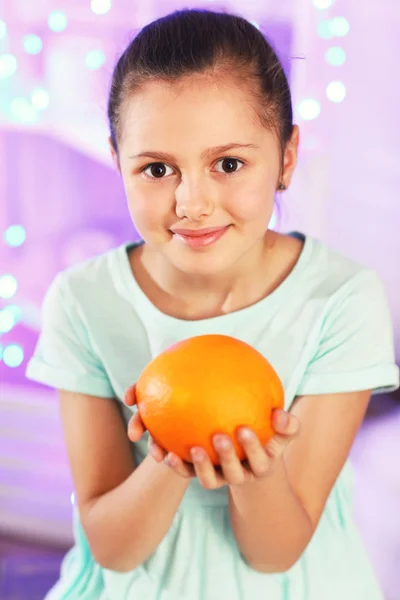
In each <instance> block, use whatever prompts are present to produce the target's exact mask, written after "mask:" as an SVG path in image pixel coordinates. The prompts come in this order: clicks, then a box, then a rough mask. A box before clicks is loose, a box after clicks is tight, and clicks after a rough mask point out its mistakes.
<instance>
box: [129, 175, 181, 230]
mask: <svg viewBox="0 0 400 600" xmlns="http://www.w3.org/2000/svg"><path fill="white" fill-rule="evenodd" d="M152 188H155V189H152ZM125 193H126V198H127V202H128V209H129V213H130V215H131V218H132V221H133V223H134V225H135V227H136V228H137V230H138V231H139V233H140V234H141V235H142V236H143V237H146V234H147V233H149V234H151V233H152V232H154V231H161V230H162V231H163V233H164V234H165V227H168V223H169V222H170V221H171V211H172V209H173V206H172V204H171V202H170V201H169V195H168V194H166V193H165V192H164V193H161V190H158V189H157V185H156V184H153V185H151V184H150V185H143V184H142V185H141V184H140V183H139V184H138V183H136V182H135V183H132V182H128V183H125Z"/></svg>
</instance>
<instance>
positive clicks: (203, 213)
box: [175, 179, 214, 222]
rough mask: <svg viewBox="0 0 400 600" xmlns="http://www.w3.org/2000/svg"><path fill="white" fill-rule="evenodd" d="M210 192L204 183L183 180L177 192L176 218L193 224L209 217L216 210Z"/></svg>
mask: <svg viewBox="0 0 400 600" xmlns="http://www.w3.org/2000/svg"><path fill="white" fill-rule="evenodd" d="M210 192H211V190H209V189H207V186H206V185H205V184H204V183H200V182H199V181H193V180H190V179H186V180H185V181H184V180H182V181H181V183H180V184H179V186H178V188H177V190H176V192H175V202H176V208H175V212H176V216H177V217H178V218H179V219H183V218H185V217H186V219H188V220H189V221H193V222H194V221H200V220H201V219H203V218H204V217H209V216H210V215H211V213H212V212H213V210H214V202H213V200H212V198H211V193H210Z"/></svg>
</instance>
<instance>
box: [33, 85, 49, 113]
mask: <svg viewBox="0 0 400 600" xmlns="http://www.w3.org/2000/svg"><path fill="white" fill-rule="evenodd" d="M31 100H32V106H34V108H36V109H37V110H44V109H45V108H47V107H48V106H49V103H50V96H49V92H48V91H47V90H45V89H44V88H36V89H35V90H33V92H32V96H31Z"/></svg>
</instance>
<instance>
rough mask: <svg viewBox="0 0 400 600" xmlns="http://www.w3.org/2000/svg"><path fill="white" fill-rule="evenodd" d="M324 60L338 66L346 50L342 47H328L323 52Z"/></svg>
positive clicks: (344, 56)
mask: <svg viewBox="0 0 400 600" xmlns="http://www.w3.org/2000/svg"><path fill="white" fill-rule="evenodd" d="M325 60H326V62H327V63H328V64H330V65H332V66H333V67H339V66H340V65H342V64H343V63H344V62H345V60H346V52H345V51H344V50H343V48H339V47H335V48H328V50H327V51H326V52H325Z"/></svg>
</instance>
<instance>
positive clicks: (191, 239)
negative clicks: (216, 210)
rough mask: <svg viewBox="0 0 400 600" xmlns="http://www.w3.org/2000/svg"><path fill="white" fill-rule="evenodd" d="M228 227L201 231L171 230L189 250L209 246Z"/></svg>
mask: <svg viewBox="0 0 400 600" xmlns="http://www.w3.org/2000/svg"><path fill="white" fill-rule="evenodd" d="M229 227H230V225H225V226H223V227H205V228H203V229H175V230H171V232H172V233H173V235H174V237H176V238H177V239H178V240H179V241H181V242H183V243H185V244H186V245H187V246H189V247H191V248H201V247H204V246H211V245H212V244H214V243H215V242H217V241H218V240H219V239H220V238H221V237H222V236H223V235H224V233H225V232H226V231H227V230H228V229H229Z"/></svg>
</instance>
